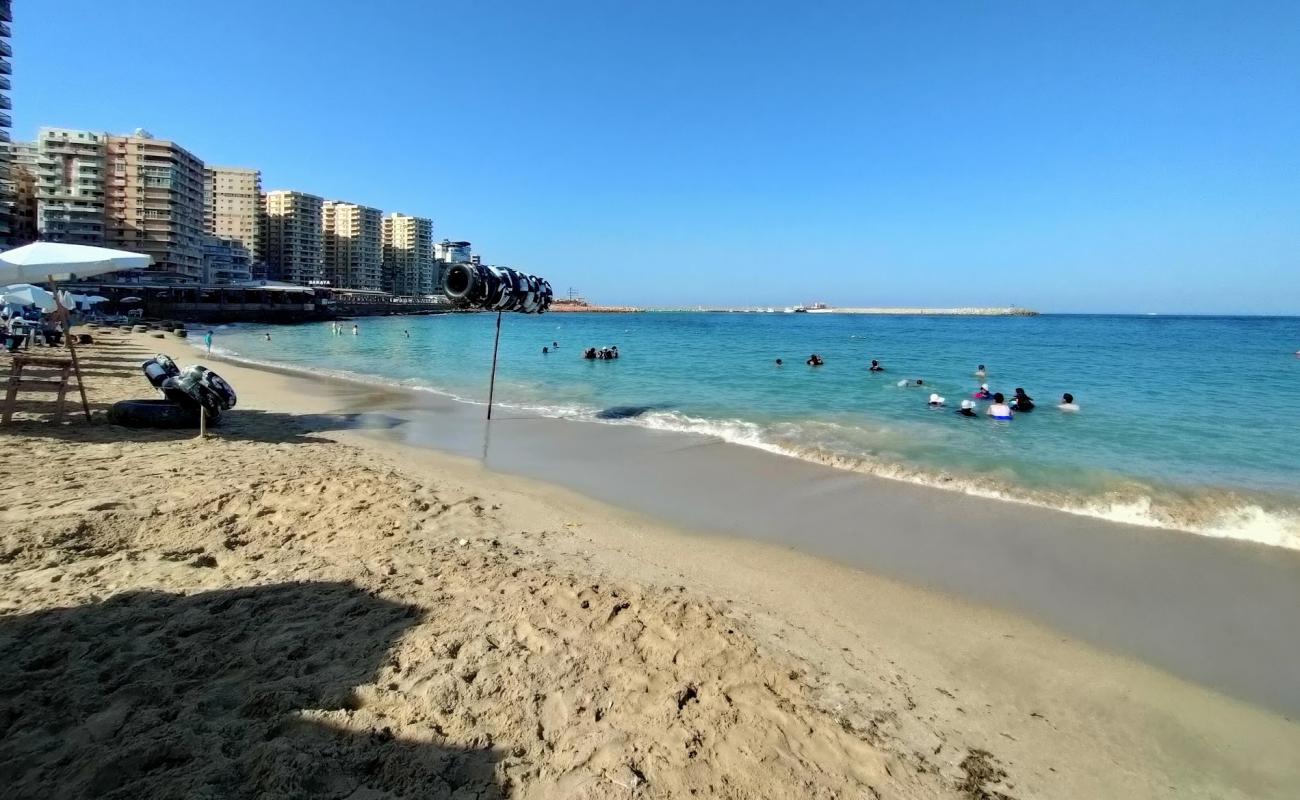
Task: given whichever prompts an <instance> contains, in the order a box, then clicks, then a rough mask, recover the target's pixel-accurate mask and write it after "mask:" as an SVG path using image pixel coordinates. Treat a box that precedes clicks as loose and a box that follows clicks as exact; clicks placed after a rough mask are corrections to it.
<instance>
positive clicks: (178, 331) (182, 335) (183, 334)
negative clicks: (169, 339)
mask: <svg viewBox="0 0 1300 800" xmlns="http://www.w3.org/2000/svg"><path fill="white" fill-rule="evenodd" d="M189 335H190V333H189V331H187V330H185V329H184V328H177V329H176V330H174V331H172V336H175V337H176V338H177V339H184V338H186V337H188V336H189Z"/></svg>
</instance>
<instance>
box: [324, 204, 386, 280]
mask: <svg viewBox="0 0 1300 800" xmlns="http://www.w3.org/2000/svg"><path fill="white" fill-rule="evenodd" d="M321 236H322V238H323V240H324V244H325V246H324V251H325V278H326V279H327V280H329V282H330V285H331V286H335V287H338V288H341V289H373V290H381V289H383V286H384V272H383V263H384V236H383V212H382V211H380V210H379V209H377V208H371V207H369V206H363V205H358V204H356V203H345V202H343V201H341V200H326V201H325V203H324V204H322V206H321Z"/></svg>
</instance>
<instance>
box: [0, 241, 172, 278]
mask: <svg viewBox="0 0 1300 800" xmlns="http://www.w3.org/2000/svg"><path fill="white" fill-rule="evenodd" d="M151 263H153V259H152V258H151V257H149V256H147V255H145V254H143V253H128V252H127V251H125V250H110V249H109V248H107V247H91V246H90V245H85V244H63V243H61V242H32V243H31V244H25V245H23V246H22V247H15V248H14V249H13V250H6V251H5V252H3V253H0V283H20V282H25V283H31V282H32V281H51V282H53V281H66V280H72V279H73V278H74V277H75V278H89V277H91V276H93V275H102V274H104V273H105V272H118V271H120V270H124V269H144V268H145V267H147V266H149V265H150V264H151Z"/></svg>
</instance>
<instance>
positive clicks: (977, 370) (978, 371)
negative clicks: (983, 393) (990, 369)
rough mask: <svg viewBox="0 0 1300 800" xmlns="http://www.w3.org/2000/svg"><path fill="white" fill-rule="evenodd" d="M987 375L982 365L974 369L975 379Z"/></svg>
mask: <svg viewBox="0 0 1300 800" xmlns="http://www.w3.org/2000/svg"><path fill="white" fill-rule="evenodd" d="M986 374H987V373H986V372H985V371H984V365H983V364H980V365H979V366H978V367H976V368H975V377H977V378H983V377H984V376H985V375H986Z"/></svg>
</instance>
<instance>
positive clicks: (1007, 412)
mask: <svg viewBox="0 0 1300 800" xmlns="http://www.w3.org/2000/svg"><path fill="white" fill-rule="evenodd" d="M985 413H986V414H988V415H989V416H990V417H992V418H993V419H997V420H1003V421H1005V422H1010V421H1011V406H1009V405H1007V404H1006V402H1005V400H1004V398H1003V397H1002V392H996V393H994V395H993V405H991V406H989V407H988V410H987V411H985Z"/></svg>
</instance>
